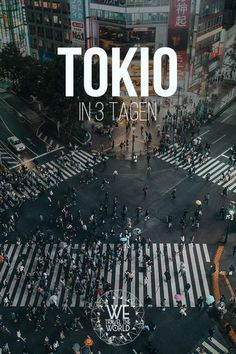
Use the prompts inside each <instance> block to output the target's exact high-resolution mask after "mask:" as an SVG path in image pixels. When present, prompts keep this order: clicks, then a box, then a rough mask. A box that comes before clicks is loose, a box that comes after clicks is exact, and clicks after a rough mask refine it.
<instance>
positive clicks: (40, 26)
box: [25, 0, 72, 61]
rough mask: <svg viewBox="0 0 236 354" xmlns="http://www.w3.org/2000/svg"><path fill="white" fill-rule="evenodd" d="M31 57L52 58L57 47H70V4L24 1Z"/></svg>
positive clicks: (52, 0) (38, 0) (66, 2)
mask: <svg viewBox="0 0 236 354" xmlns="http://www.w3.org/2000/svg"><path fill="white" fill-rule="evenodd" d="M25 10H26V18H27V23H28V31H29V45H30V52H31V55H32V56H33V57H35V58H37V59H39V60H41V61H44V60H48V59H51V58H53V57H54V56H55V55H56V53H57V48H58V47H61V46H63V47H66V46H71V45H72V34H71V21H70V4H69V1H67V0H59V1H58V0H47V1H44V0H25Z"/></svg>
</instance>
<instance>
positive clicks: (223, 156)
mask: <svg viewBox="0 0 236 354" xmlns="http://www.w3.org/2000/svg"><path fill="white" fill-rule="evenodd" d="M221 156H223V157H225V158H226V159H228V158H229V156H227V155H225V154H222V155H221Z"/></svg>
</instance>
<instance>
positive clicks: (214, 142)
mask: <svg viewBox="0 0 236 354" xmlns="http://www.w3.org/2000/svg"><path fill="white" fill-rule="evenodd" d="M225 136H226V134H224V135H222V136H221V137H220V138H219V139H217V140H215V141H213V143H211V144H212V145H214V144H216V143H217V142H218V141H220V140H221V139H223V138H224V137H225Z"/></svg>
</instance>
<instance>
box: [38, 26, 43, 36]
mask: <svg viewBox="0 0 236 354" xmlns="http://www.w3.org/2000/svg"><path fill="white" fill-rule="evenodd" d="M38 36H39V37H44V28H43V27H38Z"/></svg>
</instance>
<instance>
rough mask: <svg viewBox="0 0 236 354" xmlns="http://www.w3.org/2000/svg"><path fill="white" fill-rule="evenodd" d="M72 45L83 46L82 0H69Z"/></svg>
mask: <svg viewBox="0 0 236 354" xmlns="http://www.w3.org/2000/svg"><path fill="white" fill-rule="evenodd" d="M70 18H71V33H72V45H74V46H81V45H83V46H84V40H85V38H84V37H85V36H84V3H83V0H70Z"/></svg>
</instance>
